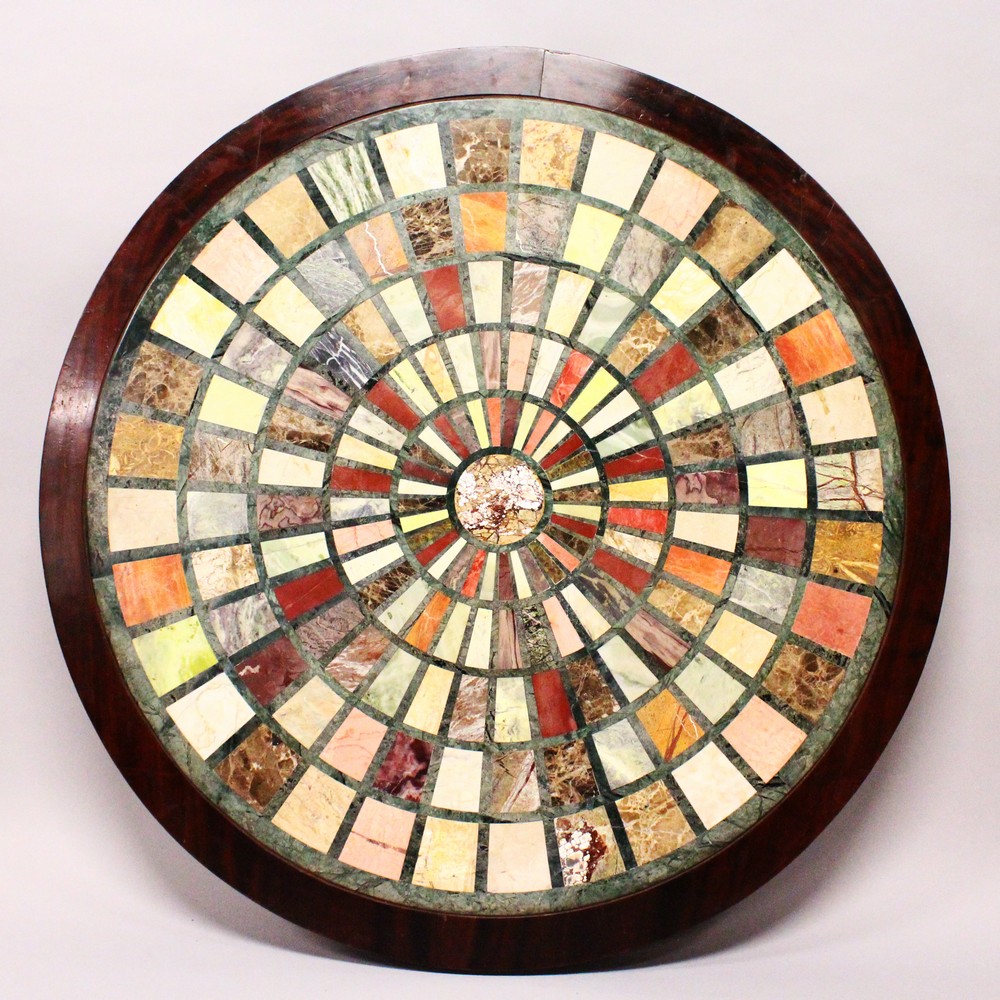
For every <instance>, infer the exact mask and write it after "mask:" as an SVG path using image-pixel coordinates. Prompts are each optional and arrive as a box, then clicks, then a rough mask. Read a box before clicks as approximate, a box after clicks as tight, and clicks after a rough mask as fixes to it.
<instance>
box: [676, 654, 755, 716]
mask: <svg viewBox="0 0 1000 1000" xmlns="http://www.w3.org/2000/svg"><path fill="white" fill-rule="evenodd" d="M675 683H676V684H677V687H678V688H679V689H680V690H681V691H683V692H684V694H686V695H687V696H688V698H690V699H691V702H692V703H693V704H694V706H695V707H696V708H697V709H698V711H700V712H701V714H702V715H704V716H705V718H706V719H708V721H709V722H713V723H715V722H718V721H719V719H721V718H722V717H723V716H724V715H725V714H726V712H728V711H729V710H730V709H731V708H732V707H733V705H734V704H735V703H736V701H737V699H738V698H739V697H740V695H741V694H743V691H744V688H743V685H742V684H740V682H739V681H737V680H736V679H735V678H733V677H730V676H729V674H727V673H726V672H725V670H723V669H722V667H720V666H717V665H716V664H715V663H713V662H712V661H711V660H710V659H709V658H708V657H707V656H705V655H704V654H703V653H698V654H697V655H696V656H695V657H694V658H693V659H692V660H691V662H690V663H689V664H688V665H687V666H686V667H685V668H684V669H683V670H682V671H681V672H680V674H679V675H678V677H677V680H676V682H675Z"/></svg>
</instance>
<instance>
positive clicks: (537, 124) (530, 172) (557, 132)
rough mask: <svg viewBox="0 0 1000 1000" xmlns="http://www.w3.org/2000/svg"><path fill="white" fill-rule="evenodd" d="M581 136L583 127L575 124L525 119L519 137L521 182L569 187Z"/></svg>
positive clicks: (574, 169)
mask: <svg viewBox="0 0 1000 1000" xmlns="http://www.w3.org/2000/svg"><path fill="white" fill-rule="evenodd" d="M582 138H583V129H582V128H578V127H577V126H576V125H561V124H559V123H557V122H545V121H537V120H534V119H530V118H529V119H526V120H525V122H524V125H523V130H522V138H521V168H520V175H519V178H520V181H521V183H522V184H541V185H544V186H545V187H559V188H569V187H570V186H571V185H572V184H573V174H574V173H575V171H576V158H577V156H578V155H579V153H580V140H581V139H582Z"/></svg>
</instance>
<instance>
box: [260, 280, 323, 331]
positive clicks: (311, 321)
mask: <svg viewBox="0 0 1000 1000" xmlns="http://www.w3.org/2000/svg"><path fill="white" fill-rule="evenodd" d="M254 312H255V313H256V314H257V315H258V316H260V318H261V319H262V320H264V321H265V322H266V323H270V324H271V326H273V327H274V329H275V330H277V331H278V333H280V334H281V335H282V336H283V337H287V338H288V339H289V340H290V341H291V342H292V343H293V344H295V345H296V346H298V347H301V346H302V345H303V344H304V343H305V342H306V341H307V340H308V339H309V337H310V335H312V334H313V333H315V332H316V329H317V328H318V327H319V325H320V324H321V323H322V322H323V319H324V317H323V314H322V313H321V312H320V311H319V310H318V309H317V308H316V306H314V305H313V304H312V302H310V301H309V299H308V298H307V297H306V296H305V295H303V294H302V292H301V291H299V289H298V287H297V286H296V285H295V283H294V282H293V281H292V280H291V279H290V278H280V279H279V280H278V282H277V283H276V284H275V286H274V287H273V288H272V289H271V290H270V291H269V292H268V293H267V295H265V296H264V298H262V299H261V300H260V302H258V303H257V306H256V308H255V309H254Z"/></svg>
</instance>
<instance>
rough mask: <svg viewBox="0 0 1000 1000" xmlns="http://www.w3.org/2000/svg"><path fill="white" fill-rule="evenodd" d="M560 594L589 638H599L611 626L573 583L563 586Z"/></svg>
mask: <svg viewBox="0 0 1000 1000" xmlns="http://www.w3.org/2000/svg"><path fill="white" fill-rule="evenodd" d="M562 596H563V597H564V598H565V600H566V603H567V604H568V605H569V606H570V608H571V609H572V610H573V613H574V614H575V615H576V617H577V620H578V621H579V622H580V624H581V625H582V626H583V627H584V628H585V629H586V630H587V635H589V636H590V638H591V639H597V638H599V637H600V636H602V635H604V633H605V632H607V631H608V630H609V629H610V628H611V626H610V625H609V624H608V622H607V621H606V620H605V618H604V616H603V615H602V614H601V613H600V611H598V610H597V608H595V607H594V605H593V604H591V603H590V601H589V600H587V598H586V597H584V596H583V594H582V593H581V592H580V590H579V589H578V588H577V586H576V585H575V584H572V583H571V584H570V585H569V586H568V587H566V588H564V589H563V591H562Z"/></svg>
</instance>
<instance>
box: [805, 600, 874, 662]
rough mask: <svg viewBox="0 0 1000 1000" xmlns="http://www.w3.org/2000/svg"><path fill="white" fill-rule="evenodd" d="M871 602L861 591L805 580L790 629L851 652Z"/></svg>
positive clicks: (846, 652)
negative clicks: (804, 589)
mask: <svg viewBox="0 0 1000 1000" xmlns="http://www.w3.org/2000/svg"><path fill="white" fill-rule="evenodd" d="M871 606H872V600H871V598H870V597H866V596H865V595H864V594H855V593H854V592H853V591H850V590H838V589H837V588H836V587H826V586H824V585H823V584H821V583H812V582H809V583H807V584H806V592H805V593H804V594H803V595H802V603H801V604H800V605H799V612H798V614H797V615H796V616H795V622H794V623H793V625H792V631H793V632H795V633H797V634H798V635H803V636H805V637H806V638H807V639H812V641H813V642H818V643H819V644H820V645H821V646H826V647H827V649H835V650H836V651H837V652H838V653H843V654H844V655H845V656H853V655H854V654H855V652H856V651H857V648H858V643H859V642H860V641H861V634H862V632H864V630H865V623H866V622H867V621H868V612H869V611H870V610H871Z"/></svg>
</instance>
